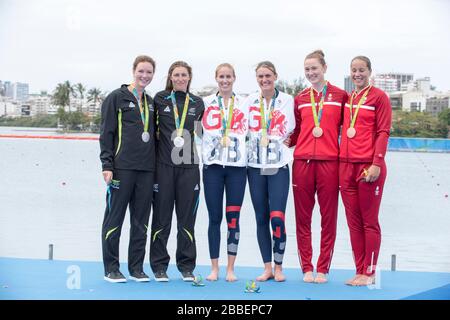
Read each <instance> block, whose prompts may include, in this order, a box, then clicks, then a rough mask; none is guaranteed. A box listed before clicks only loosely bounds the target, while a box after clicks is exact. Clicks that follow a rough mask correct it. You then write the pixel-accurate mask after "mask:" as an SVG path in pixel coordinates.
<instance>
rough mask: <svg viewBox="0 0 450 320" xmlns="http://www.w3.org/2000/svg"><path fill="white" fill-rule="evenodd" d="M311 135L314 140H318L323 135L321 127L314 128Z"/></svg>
mask: <svg viewBox="0 0 450 320" xmlns="http://www.w3.org/2000/svg"><path fill="white" fill-rule="evenodd" d="M312 135H313V136H314V138H320V137H321V136H322V135H323V129H322V128H321V127H314V129H313V131H312Z"/></svg>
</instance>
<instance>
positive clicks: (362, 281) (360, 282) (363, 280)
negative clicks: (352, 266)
mask: <svg viewBox="0 0 450 320" xmlns="http://www.w3.org/2000/svg"><path fill="white" fill-rule="evenodd" d="M374 283H375V276H366V275H362V276H360V277H359V278H358V279H356V280H355V281H354V282H353V286H356V287H363V286H368V285H371V284H374Z"/></svg>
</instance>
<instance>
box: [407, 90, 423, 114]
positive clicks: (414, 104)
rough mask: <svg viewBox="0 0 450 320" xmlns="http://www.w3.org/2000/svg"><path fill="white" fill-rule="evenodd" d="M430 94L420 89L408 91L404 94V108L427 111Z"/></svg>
mask: <svg viewBox="0 0 450 320" xmlns="http://www.w3.org/2000/svg"><path fill="white" fill-rule="evenodd" d="M427 98H428V95H427V94H425V93H424V92H422V91H419V90H412V91H407V92H405V93H404V94H403V96H402V110H403V111H409V112H415V111H416V112H422V111H425V108H426V105H427Z"/></svg>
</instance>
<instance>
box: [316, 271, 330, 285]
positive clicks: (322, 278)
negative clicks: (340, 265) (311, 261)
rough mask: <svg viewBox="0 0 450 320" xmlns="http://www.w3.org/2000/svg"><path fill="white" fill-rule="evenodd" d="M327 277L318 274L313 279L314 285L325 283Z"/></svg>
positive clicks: (320, 273) (323, 274)
mask: <svg viewBox="0 0 450 320" xmlns="http://www.w3.org/2000/svg"><path fill="white" fill-rule="evenodd" d="M327 282H328V280H327V275H326V274H325V273H322V272H318V273H317V275H316V278H315V279H314V283H327Z"/></svg>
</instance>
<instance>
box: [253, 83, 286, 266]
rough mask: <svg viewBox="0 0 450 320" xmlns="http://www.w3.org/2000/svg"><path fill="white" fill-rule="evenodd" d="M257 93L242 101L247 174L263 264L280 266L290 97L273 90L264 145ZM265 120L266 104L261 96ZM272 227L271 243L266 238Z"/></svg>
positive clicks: (282, 244)
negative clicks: (245, 114) (245, 109)
mask: <svg viewBox="0 0 450 320" xmlns="http://www.w3.org/2000/svg"><path fill="white" fill-rule="evenodd" d="M260 99H261V93H260V92H257V93H254V94H251V95H250V96H249V97H248V98H247V101H246V103H245V104H246V105H247V106H248V112H249V141H248V146H247V159H248V161H247V166H248V168H247V175H248V182H249V187H250V195H251V198H252V203H253V208H254V210H255V215H256V224H257V229H256V230H257V237H258V244H259V248H260V251H261V255H262V258H263V262H264V263H268V262H272V250H273V254H274V262H275V264H278V265H281V264H282V262H283V255H284V250H285V246H286V229H285V210H286V201H287V197H288V194H289V167H288V163H289V162H290V161H291V160H292V152H291V151H290V150H289V148H288V147H287V146H286V145H284V144H283V141H284V140H285V139H286V138H287V137H288V136H289V135H290V133H291V132H292V130H294V127H295V118H294V99H293V98H292V97H291V96H290V95H288V94H285V93H283V92H279V91H278V90H276V94H275V97H274V99H275V100H273V98H272V103H273V113H272V117H271V120H270V125H269V126H268V128H267V138H268V139H269V140H268V142H267V145H266V146H264V145H263V144H262V142H263V141H264V135H263V129H264V128H262V124H263V123H264V122H267V121H264V119H262V116H261V111H260V109H261V106H260V101H261V100H260ZM262 103H263V108H264V114H265V115H266V120H268V119H269V116H268V115H269V110H270V108H271V106H270V105H267V104H266V101H265V99H264V98H263V99H262ZM270 225H271V226H272V235H273V246H272V240H271V237H270Z"/></svg>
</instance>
